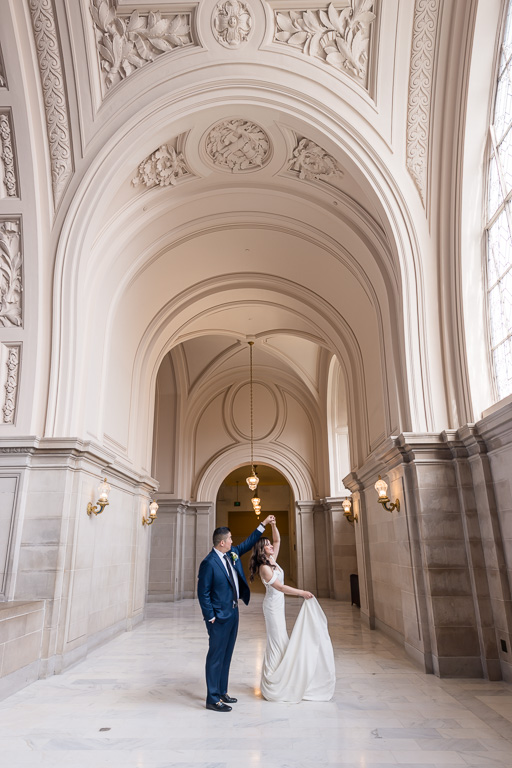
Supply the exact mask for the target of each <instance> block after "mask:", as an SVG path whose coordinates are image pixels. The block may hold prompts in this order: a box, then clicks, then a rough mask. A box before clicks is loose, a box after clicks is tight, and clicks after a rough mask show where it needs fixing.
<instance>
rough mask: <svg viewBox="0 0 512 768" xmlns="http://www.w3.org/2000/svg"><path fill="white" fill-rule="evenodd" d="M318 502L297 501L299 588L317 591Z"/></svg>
mask: <svg viewBox="0 0 512 768" xmlns="http://www.w3.org/2000/svg"><path fill="white" fill-rule="evenodd" d="M317 504H318V502H316V501H296V502H295V505H296V509H297V582H298V583H297V586H298V588H299V589H309V590H311V592H315V593H316V591H317V581H316V564H315V521H314V511H315V507H316V506H317Z"/></svg>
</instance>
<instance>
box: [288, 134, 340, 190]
mask: <svg viewBox="0 0 512 768" xmlns="http://www.w3.org/2000/svg"><path fill="white" fill-rule="evenodd" d="M289 170H290V171H297V172H298V174H299V178H300V179H309V180H312V179H314V180H318V179H322V180H332V179H334V178H338V179H342V178H343V169H342V168H341V166H340V165H339V163H338V161H337V160H336V158H335V157H333V156H332V155H329V153H328V152H326V151H325V149H322V147H320V146H318V144H315V142H314V141H311V140H310V139H305V138H303V139H298V143H297V146H296V147H295V149H294V150H293V157H292V160H291V165H290V167H289Z"/></svg>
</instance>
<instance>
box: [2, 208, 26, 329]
mask: <svg viewBox="0 0 512 768" xmlns="http://www.w3.org/2000/svg"><path fill="white" fill-rule="evenodd" d="M20 241H21V237H20V223H19V221H16V220H12V219H11V220H9V221H6V220H3V221H2V220H1V219H0V327H2V326H3V327H11V326H21V325H22V302H21V292H22V290H23V288H22V254H21V242H20Z"/></svg>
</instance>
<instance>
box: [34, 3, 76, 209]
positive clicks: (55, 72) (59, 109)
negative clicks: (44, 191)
mask: <svg viewBox="0 0 512 768" xmlns="http://www.w3.org/2000/svg"><path fill="white" fill-rule="evenodd" d="M29 8H30V13H31V16H32V26H33V29H34V39H35V43H36V50H37V58H38V61H39V72H40V76H41V85H42V88H43V102H44V108H45V112H46V130H47V134H48V144H49V147H50V165H51V174H52V188H53V200H54V203H55V206H56V207H57V206H58V204H59V202H60V200H61V197H62V195H63V193H64V190H65V188H66V185H67V183H68V181H69V179H70V177H71V175H72V173H73V160H72V156H71V133H70V129H69V119H68V109H67V100H66V89H65V85H64V75H63V70H62V62H61V54H60V49H59V43H58V34H57V26H56V23H55V16H54V10H53V5H52V0H29Z"/></svg>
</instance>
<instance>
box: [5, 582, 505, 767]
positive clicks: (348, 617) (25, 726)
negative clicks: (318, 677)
mask: <svg viewBox="0 0 512 768" xmlns="http://www.w3.org/2000/svg"><path fill="white" fill-rule="evenodd" d="M261 600H262V597H261V596H260V595H257V594H255V595H254V596H253V600H252V601H251V604H250V606H249V607H248V608H246V607H245V606H243V607H242V611H241V614H242V615H241V628H240V634H239V638H238V643H237V647H236V649H235V658H234V663H233V665H232V675H231V679H232V683H231V687H230V693H231V695H233V696H236V697H238V699H239V702H238V704H237V705H235V707H234V710H233V712H231V713H230V714H229V715H225V716H222V717H221V716H219V715H217V714H215V713H213V712H209V711H207V710H206V709H204V694H205V686H204V680H203V668H204V657H205V651H206V632H205V630H204V627H203V622H202V619H201V616H200V611H199V607H198V604H197V602H196V601H194V600H185V601H183V602H179V603H165V604H164V603H159V604H152V605H149V606H148V608H147V620H146V621H145V622H144V623H143V624H142V625H140V626H139V627H138V628H137V629H135V630H134V631H133V632H129V633H126V634H123V635H121V636H119V637H117V638H115V639H114V640H113V641H111V642H110V643H108V644H107V645H105V646H103V647H101V648H99V649H97V650H91V651H90V653H89V657H88V659H87V660H86V661H84V662H82V663H80V664H78V665H77V666H75V667H73V668H72V669H70V670H68V671H66V672H65V673H64V674H62V675H59V676H55V677H52V678H48V679H46V680H41V681H39V682H37V683H35V684H33V685H32V686H30V687H28V688H25V689H24V690H22V691H20V692H18V693H17V694H15V695H14V696H12V697H10V698H8V699H6V700H4V701H3V702H1V703H0V750H1V752H0V754H1V757H2V765H5V766H9V767H10V768H24V767H25V766H45V767H50V766H51V767H52V768H53V767H54V766H55V768H106V767H107V766H109V767H110V766H115V768H118V767H119V768H121V766H122V767H123V768H167V767H168V766H173V768H188V767H189V766H190V767H191V768H192V767H194V768H259V767H260V766H265V768H306V766H307V768H311V767H312V766H315V768H319V767H320V766H323V765H329V766H344V768H380V767H381V766H382V767H384V766H386V768H388V767H389V766H395V765H399V766H402V768H404V767H406V766H411V768H412V767H414V768H444V767H445V766H456V765H459V766H467V765H469V766H476V767H477V768H484V766H495V767H496V766H497V767H499V766H512V686H510V685H508V684H506V683H489V682H486V681H483V680H448V679H444V680H439V679H438V678H436V677H434V676H432V675H424V674H422V673H421V672H420V671H418V670H417V668H416V667H415V666H414V665H413V664H412V663H411V662H410V661H409V659H408V658H407V657H406V655H405V654H404V652H403V650H402V649H401V648H399V647H398V646H397V645H396V644H395V643H394V642H393V641H392V640H390V639H388V638H387V637H386V636H385V635H383V634H382V633H381V632H371V631H370V630H368V629H366V628H365V627H363V626H361V624H360V621H359V612H358V610H357V609H356V608H351V607H350V606H349V605H348V604H346V603H339V602H335V601H332V600H322V601H321V604H322V606H323V608H324V610H325V612H326V614H327V617H328V620H329V628H330V632H331V637H332V639H333V645H334V652H335V658H336V668H337V684H336V693H335V697H334V699H333V700H332V701H331V702H328V703H322V704H320V703H309V702H303V703H301V704H299V705H289V704H272V703H269V702H266V701H264V700H262V699H261V698H259V697H258V694H257V688H258V670H259V668H260V664H261V659H262V655H263V651H264V643H265V632H264V625H263V618H262V614H261ZM299 608H300V604H299V601H295V600H293V599H289V600H287V611H288V613H287V615H288V618H289V620H290V625H291V624H292V623H293V620H294V618H295V616H296V614H297V611H298V609H299Z"/></svg>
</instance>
